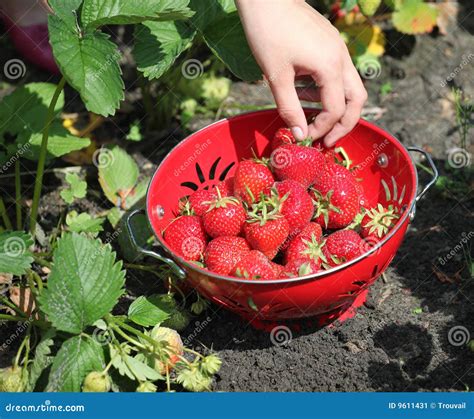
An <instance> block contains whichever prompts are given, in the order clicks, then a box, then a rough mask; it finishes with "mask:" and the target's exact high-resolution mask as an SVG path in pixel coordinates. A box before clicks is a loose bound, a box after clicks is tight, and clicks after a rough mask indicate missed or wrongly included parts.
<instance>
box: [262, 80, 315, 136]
mask: <svg viewBox="0 0 474 419" xmlns="http://www.w3.org/2000/svg"><path fill="white" fill-rule="evenodd" d="M270 86H271V89H272V94H273V97H274V98H275V102H276V105H277V107H278V113H279V115H280V117H281V119H283V121H285V123H286V125H287V126H288V127H289V128H290V129H291V132H292V134H293V136H294V137H295V139H297V140H304V139H305V138H306V137H307V136H308V124H307V122H306V116H305V114H304V112H303V108H302V107H301V103H300V101H299V99H298V95H297V93H296V88H295V81H294V77H293V76H292V75H291V76H285V77H278V78H277V79H276V80H274V81H272V83H271V85H270Z"/></svg>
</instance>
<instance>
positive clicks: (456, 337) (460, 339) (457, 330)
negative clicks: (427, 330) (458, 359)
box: [448, 326, 471, 346]
mask: <svg viewBox="0 0 474 419" xmlns="http://www.w3.org/2000/svg"><path fill="white" fill-rule="evenodd" d="M470 339H471V334H470V333H469V330H467V329H466V328H465V327H464V326H453V327H451V329H449V331H448V342H449V343H450V344H451V345H453V346H463V345H466V344H467V343H468V342H469V340H470Z"/></svg>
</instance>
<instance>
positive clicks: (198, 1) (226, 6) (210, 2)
mask: <svg viewBox="0 0 474 419" xmlns="http://www.w3.org/2000/svg"><path fill="white" fill-rule="evenodd" d="M189 6H190V7H191V9H192V10H193V11H194V12H195V13H194V16H193V17H192V18H191V19H190V21H191V23H192V25H193V26H195V27H196V28H198V29H199V30H200V31H204V30H205V29H206V28H207V27H208V26H212V25H213V24H214V23H215V22H216V21H219V20H221V19H223V18H225V17H226V16H227V15H228V14H230V13H234V12H236V11H237V7H236V6H235V1H234V0H207V1H202V0H191V1H190V3H189Z"/></svg>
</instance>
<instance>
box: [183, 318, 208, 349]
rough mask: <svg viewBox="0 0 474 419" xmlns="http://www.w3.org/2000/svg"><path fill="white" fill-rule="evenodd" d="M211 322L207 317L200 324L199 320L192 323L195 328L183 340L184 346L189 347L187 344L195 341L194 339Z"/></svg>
mask: <svg viewBox="0 0 474 419" xmlns="http://www.w3.org/2000/svg"><path fill="white" fill-rule="evenodd" d="M211 322H212V319H211V318H210V317H209V316H207V317H206V318H205V319H204V320H203V321H202V322H200V321H199V320H198V321H196V323H194V325H195V326H196V327H195V328H194V330H193V331H192V332H191V333H190V334H189V335H188V336H186V337H185V338H184V339H183V344H184V346H189V344H190V343H191V342H192V341H193V340H194V339H196V337H197V336H198V335H199V334H200V333H201V332H202V331H203V330H204V329H205V328H206V327H207V326H209V324H210V323H211Z"/></svg>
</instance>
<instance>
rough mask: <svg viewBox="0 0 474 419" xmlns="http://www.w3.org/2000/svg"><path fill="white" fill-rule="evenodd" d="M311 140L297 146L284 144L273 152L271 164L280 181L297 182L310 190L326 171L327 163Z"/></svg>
mask: <svg viewBox="0 0 474 419" xmlns="http://www.w3.org/2000/svg"><path fill="white" fill-rule="evenodd" d="M309 144H310V143H309V140H305V141H303V142H300V143H297V144H284V145H282V146H280V147H277V148H276V149H275V150H273V152H272V154H271V156H270V164H271V166H272V168H273V172H274V173H275V176H276V178H277V179H278V180H286V179H291V180H295V181H297V182H299V183H301V185H302V186H303V187H304V188H308V187H309V186H310V185H311V184H313V183H314V181H315V180H316V179H317V178H318V177H319V174H320V173H322V172H323V171H324V167H325V165H326V161H325V159H324V156H323V155H322V153H321V152H320V151H318V150H317V149H316V148H314V147H311V146H310V145H309Z"/></svg>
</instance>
